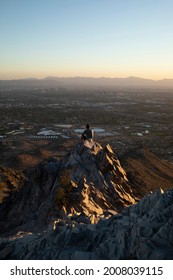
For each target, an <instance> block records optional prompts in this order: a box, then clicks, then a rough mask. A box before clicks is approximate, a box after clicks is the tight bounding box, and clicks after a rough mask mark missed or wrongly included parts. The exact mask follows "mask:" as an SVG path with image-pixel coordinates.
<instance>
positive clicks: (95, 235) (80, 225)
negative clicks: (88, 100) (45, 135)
mask: <svg viewBox="0 0 173 280" xmlns="http://www.w3.org/2000/svg"><path fill="white" fill-rule="evenodd" d="M22 178H23V181H22V186H20V188H17V189H16V188H15V189H14V190H13V191H12V192H11V193H10V195H9V196H8V197H4V199H3V200H2V202H1V204H0V234H1V239H0V258H1V259H171V258H172V257H173V228H172V227H173V226H172V225H173V220H172V219H173V215H172V213H173V190H168V191H165V192H163V191H162V190H161V189H158V190H157V191H156V192H153V193H150V194H148V195H146V196H144V197H143V199H141V200H140V201H139V199H138V198H137V197H135V196H134V193H133V191H132V188H131V187H130V184H129V182H128V178H127V174H126V172H125V170H124V169H123V168H122V166H121V164H120V162H119V160H118V158H117V157H116V155H115V153H114V152H113V150H112V148H111V147H110V146H109V145H106V146H105V147H104V148H102V147H101V146H100V144H99V143H96V142H92V141H85V142H84V143H78V144H77V145H76V146H75V147H74V148H73V149H72V150H71V151H70V152H69V153H68V154H67V155H66V156H65V157H64V158H63V159H61V160H58V159H56V158H49V159H47V160H46V161H44V162H42V163H40V164H39V165H38V166H36V167H34V168H31V169H29V170H26V171H25V172H24V175H23V177H22ZM139 187H140V186H139Z"/></svg>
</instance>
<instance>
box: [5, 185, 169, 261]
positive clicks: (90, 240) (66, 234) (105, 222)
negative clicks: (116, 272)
mask: <svg viewBox="0 0 173 280" xmlns="http://www.w3.org/2000/svg"><path fill="white" fill-rule="evenodd" d="M0 258H1V259H172V258H173V190H169V191H166V192H165V193H164V192H163V191H162V190H160V189H158V191H156V192H155V193H151V194H149V195H147V196H145V197H144V198H143V199H142V200H141V201H140V202H138V203H137V204H134V205H132V206H129V207H126V208H124V210H123V211H122V213H121V214H116V215H114V216H112V217H111V218H109V219H102V220H100V221H99V222H98V223H97V224H94V225H93V224H89V225H86V224H78V223H74V222H73V221H71V223H69V224H67V225H65V224H64V225H63V224H58V223H55V222H54V225H53V226H50V227H49V229H48V231H47V232H46V233H42V234H32V233H22V232H20V233H18V235H16V236H14V237H13V238H11V239H7V238H3V239H1V240H0Z"/></svg>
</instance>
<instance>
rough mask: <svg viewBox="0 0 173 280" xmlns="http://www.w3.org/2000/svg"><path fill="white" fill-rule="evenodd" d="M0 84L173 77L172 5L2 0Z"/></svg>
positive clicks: (168, 1) (130, 0)
mask: <svg viewBox="0 0 173 280" xmlns="http://www.w3.org/2000/svg"><path fill="white" fill-rule="evenodd" d="M0 38H1V42H0V79H18V78H26V77H35V78H44V77H46V76H57V77H67V76H71V77H73V76H85V77H88V76H92V77H103V76H104V77H128V76H137V77H143V78H151V79H155V80H158V79H163V78H173V1H172V0H0Z"/></svg>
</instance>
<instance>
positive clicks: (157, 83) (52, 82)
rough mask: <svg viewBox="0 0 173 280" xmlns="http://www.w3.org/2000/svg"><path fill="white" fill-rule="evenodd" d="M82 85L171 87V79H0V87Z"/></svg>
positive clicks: (49, 77) (86, 86)
mask: <svg viewBox="0 0 173 280" xmlns="http://www.w3.org/2000/svg"><path fill="white" fill-rule="evenodd" d="M5 86H6V87H7V86H13V87H15V86H16V87H21V86H23V87H26V86H28V87H37V86H38V87H84V88H92V87H96V88H105V89H106V88H127V87H130V88H173V79H161V80H152V79H145V78H140V77H134V76H130V77H126V78H107V77H98V78H94V77H82V76H81V77H80V76H77V77H54V76H48V77H45V78H43V79H37V78H24V79H14V80H0V87H5Z"/></svg>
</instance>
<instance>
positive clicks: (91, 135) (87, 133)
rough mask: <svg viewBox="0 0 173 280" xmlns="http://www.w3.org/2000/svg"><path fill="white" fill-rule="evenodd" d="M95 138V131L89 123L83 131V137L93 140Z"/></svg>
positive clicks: (83, 139)
mask: <svg viewBox="0 0 173 280" xmlns="http://www.w3.org/2000/svg"><path fill="white" fill-rule="evenodd" d="M93 138H94V131H93V130H92V129H90V126H89V124H87V125H86V129H85V130H84V132H83V133H82V137H81V139H82V141H85V140H93Z"/></svg>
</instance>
